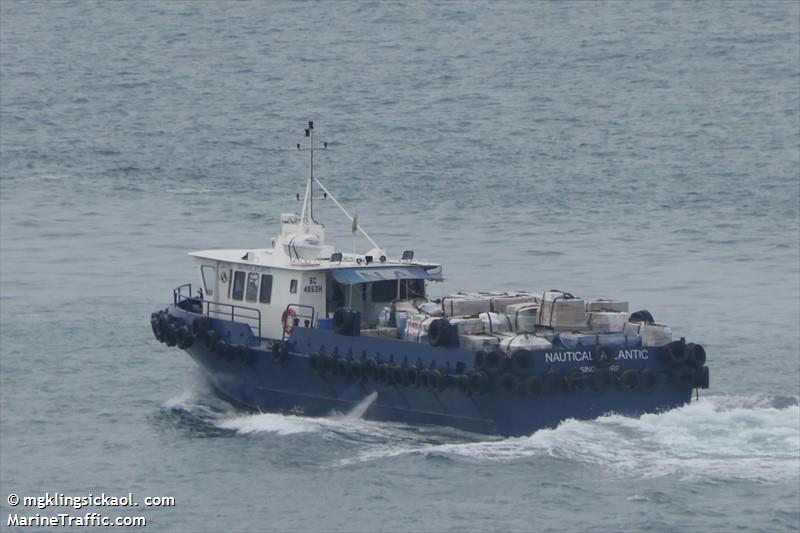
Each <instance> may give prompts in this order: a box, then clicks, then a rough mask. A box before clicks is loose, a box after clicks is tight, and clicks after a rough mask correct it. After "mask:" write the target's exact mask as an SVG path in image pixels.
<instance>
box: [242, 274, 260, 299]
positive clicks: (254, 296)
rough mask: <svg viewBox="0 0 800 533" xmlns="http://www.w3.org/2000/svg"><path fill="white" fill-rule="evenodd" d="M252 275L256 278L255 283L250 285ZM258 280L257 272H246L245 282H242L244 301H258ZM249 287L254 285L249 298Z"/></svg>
mask: <svg viewBox="0 0 800 533" xmlns="http://www.w3.org/2000/svg"><path fill="white" fill-rule="evenodd" d="M253 277H255V279H256V284H255V285H251V284H250V281H251V279H252V278H253ZM260 281H261V276H259V275H258V272H248V273H247V278H245V283H244V301H245V302H250V303H256V302H258V289H259V285H258V284H259V282H260ZM251 287H255V288H254V290H253V293H252V298H250V296H251V294H250V288H251Z"/></svg>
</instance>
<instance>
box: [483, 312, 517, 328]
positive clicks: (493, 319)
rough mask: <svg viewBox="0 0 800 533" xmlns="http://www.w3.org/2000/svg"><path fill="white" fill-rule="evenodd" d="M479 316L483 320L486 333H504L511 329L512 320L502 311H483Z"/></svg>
mask: <svg viewBox="0 0 800 533" xmlns="http://www.w3.org/2000/svg"><path fill="white" fill-rule="evenodd" d="M478 318H480V319H481V322H483V331H485V332H486V333H502V332H508V331H511V321H510V320H509V319H508V317H507V316H506V315H501V314H500V313H481V314H479V315H478Z"/></svg>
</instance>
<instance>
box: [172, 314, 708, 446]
mask: <svg viewBox="0 0 800 533" xmlns="http://www.w3.org/2000/svg"><path fill="white" fill-rule="evenodd" d="M169 314H171V315H172V316H173V317H175V318H177V321H178V323H180V322H184V323H186V324H191V323H192V321H193V320H194V319H195V318H197V317H198V316H199V315H195V314H193V313H190V312H187V311H184V310H183V309H181V308H178V307H174V306H173V307H171V308H170V309H169ZM211 325H212V328H213V330H214V331H215V332H216V333H218V334H219V335H220V337H221V338H223V339H226V341H227V342H228V343H229V344H230V345H233V346H239V345H249V348H248V349H247V350H241V349H240V351H239V352H237V353H234V354H230V353H227V354H225V355H221V354H220V353H218V350H216V349H214V347H213V346H212V347H209V346H207V343H206V342H204V339H203V338H201V337H197V338H196V339H193V340H192V342H191V343H190V344H191V345H190V346H185V345H184V349H185V350H186V351H187V352H188V353H189V354H190V355H191V357H192V358H193V359H194V360H195V361H196V362H197V363H198V364H199V365H200V367H201V368H203V370H205V372H206V373H207V374H208V376H209V378H210V380H211V382H212V383H213V385H214V386H215V387H216V388H217V389H218V391H219V392H220V393H221V394H222V395H223V396H225V397H227V398H228V399H230V400H231V401H233V402H234V403H237V404H239V405H241V406H244V407H246V408H251V409H254V410H256V409H257V410H263V411H279V412H292V413H300V414H304V415H308V416H324V415H328V414H330V413H331V412H332V411H339V412H346V411H348V410H350V409H351V408H353V407H354V406H356V405H357V404H358V403H359V402H361V401H362V400H364V399H365V398H366V397H367V396H368V395H370V394H371V393H372V392H376V393H377V398H376V399H375V401H374V402H373V403H372V404H371V405H370V406H369V408H368V409H367V410H366V412H365V413H364V415H363V416H364V418H366V419H371V420H385V421H394V422H404V423H409V424H436V425H445V426H452V427H455V428H459V429H462V430H466V431H472V432H478V433H491V434H501V435H507V436H519V435H528V434H531V433H533V432H534V431H536V430H539V429H542V428H548V427H555V426H557V425H558V424H559V423H560V422H561V421H563V420H566V419H569V418H574V419H592V418H596V417H598V416H601V415H603V414H607V413H618V414H624V415H631V416H636V415H640V414H643V413H653V412H659V411H664V410H668V409H672V408H675V407H679V406H681V405H684V404H686V403H688V402H689V401H690V400H691V396H692V388H693V387H695V386H700V385H699V382H698V376H702V373H703V370H705V376H706V380H707V375H708V374H707V369H705V368H703V369H694V370H693V372H694V373H695V377H694V378H692V379H690V380H689V381H688V382H686V381H684V382H682V383H676V380H675V379H674V377H673V376H674V373H675V369H674V368H672V367H671V366H670V364H669V363H668V361H666V358H665V357H664V356H663V354H662V353H661V352H662V349H661V348H646V349H642V348H640V349H638V350H621V351H620V352H619V354H618V355H617V358H616V359H615V360H614V361H613V363H612V364H611V366H609V367H608V368H607V373H606V375H607V376H610V378H611V381H610V382H606V383H605V384H602V383H597V382H593V381H592V380H593V376H592V373H594V372H596V371H602V369H598V368H596V367H595V365H593V363H592V362H591V361H588V362H587V361H586V357H585V354H584V355H582V352H581V351H580V350H579V349H578V351H576V350H575V349H572V350H569V349H561V350H550V351H547V352H545V351H541V352H533V366H532V369H531V370H530V371H529V373H528V375H535V376H539V377H540V378H541V380H542V382H543V383H544V384H545V385H544V388H543V389H542V390H541V392H540V393H538V394H535V395H531V394H527V395H524V394H521V393H518V392H517V391H516V390H509V389H510V388H505V389H503V388H502V387H499V386H498V385H497V379H498V376H497V375H496V376H495V377H494V378H490V379H487V380H486V383H487V384H488V388H487V390H484V391H481V392H472V393H471V392H467V391H465V390H463V389H462V390H460V389H459V388H458V387H457V386H456V385H455V384H456V382H457V380H458V379H459V378H458V376H459V375H460V374H463V373H467V372H469V371H471V370H472V368H473V367H474V364H475V363H474V359H475V354H474V353H473V352H469V351H466V350H461V349H459V348H443V347H432V346H428V345H425V344H417V343H410V342H405V341H400V340H394V339H386V338H380V337H367V336H363V337H362V336H346V335H339V334H336V333H334V332H333V331H330V330H322V329H310V328H299V327H298V328H295V329H294V331H293V332H292V334H291V335H290V336H289V338H288V339H287V341H286V347H287V348H288V350H287V351H288V354H286V355H285V357H283V358H278V359H282V360H278V359H276V358H275V357H273V354H272V353H271V352H270V351H267V350H266V349H265V347H264V346H263V345H257V338H256V337H254V336H253V335H252V332H251V331H250V328H249V327H247V326H246V325H243V324H241V323H237V322H230V321H224V320H219V319H213V320H211ZM232 351H235V350H232ZM320 353H324V354H329V355H332V356H335V357H337V358H340V359H343V360H347V361H351V360H355V361H366V360H367V359H370V358H374V359H375V360H377V361H378V362H381V363H386V364H388V365H390V366H391V365H396V366H401V367H404V368H405V367H408V366H414V367H416V368H438V369H440V371H442V372H443V373H446V374H447V378H446V380H445V382H446V388H444V390H432V389H430V388H428V387H425V386H409V385H404V386H400V385H397V384H390V383H386V382H382V381H379V380H377V379H363V380H362V379H358V378H355V377H353V376H352V375H332V374H325V373H321V372H318V371H315V369H314V368H312V366H313V365H312V364H311V360H312V354H314V356H315V357H316V356H317V354H320ZM645 369H650V370H649V371H648V373H649V374H650V376H649V377H650V378H651V379H652V381H651V382H649V384H648V385H647V386H646V387H645V386H643V385H642V384H640V385H639V386H635V387H630V386H627V387H626V386H624V384H621V383H620V382H619V376H620V375H621V374H622V373H623V372H624V371H626V370H634V371H635V372H634V373H636V374H637V375H641V372H642V371H643V370H645ZM575 375H578V376H579V380H583V383H582V384H581V383H578V384H570V382H569V381H568V380H567V377H568V376H573V377H574V376H575ZM506 377H508V375H506ZM514 379H517V380H522V379H523V378H522V377H517V378H514ZM598 381H602V380H598ZM703 386H704V387H705V386H707V383H706V384H705V385H703Z"/></svg>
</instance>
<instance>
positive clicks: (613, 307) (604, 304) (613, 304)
mask: <svg viewBox="0 0 800 533" xmlns="http://www.w3.org/2000/svg"><path fill="white" fill-rule="evenodd" d="M586 310H587V311H588V312H590V313H592V312H595V311H612V312H615V313H627V312H628V302H620V301H618V300H605V299H603V298H599V299H597V300H589V301H588V302H586Z"/></svg>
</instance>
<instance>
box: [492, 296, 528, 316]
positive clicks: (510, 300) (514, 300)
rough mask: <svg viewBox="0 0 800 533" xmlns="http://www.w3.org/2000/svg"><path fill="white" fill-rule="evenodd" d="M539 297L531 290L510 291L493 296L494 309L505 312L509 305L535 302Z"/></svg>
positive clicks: (494, 310) (496, 311)
mask: <svg viewBox="0 0 800 533" xmlns="http://www.w3.org/2000/svg"><path fill="white" fill-rule="evenodd" d="M538 301H539V299H538V298H537V297H536V296H534V295H533V293H530V292H524V291H520V292H509V293H505V294H503V295H500V296H494V297H493V298H492V305H491V307H492V311H493V312H495V313H505V312H506V309H508V306H509V305H514V304H535V303H537V302H538Z"/></svg>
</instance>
